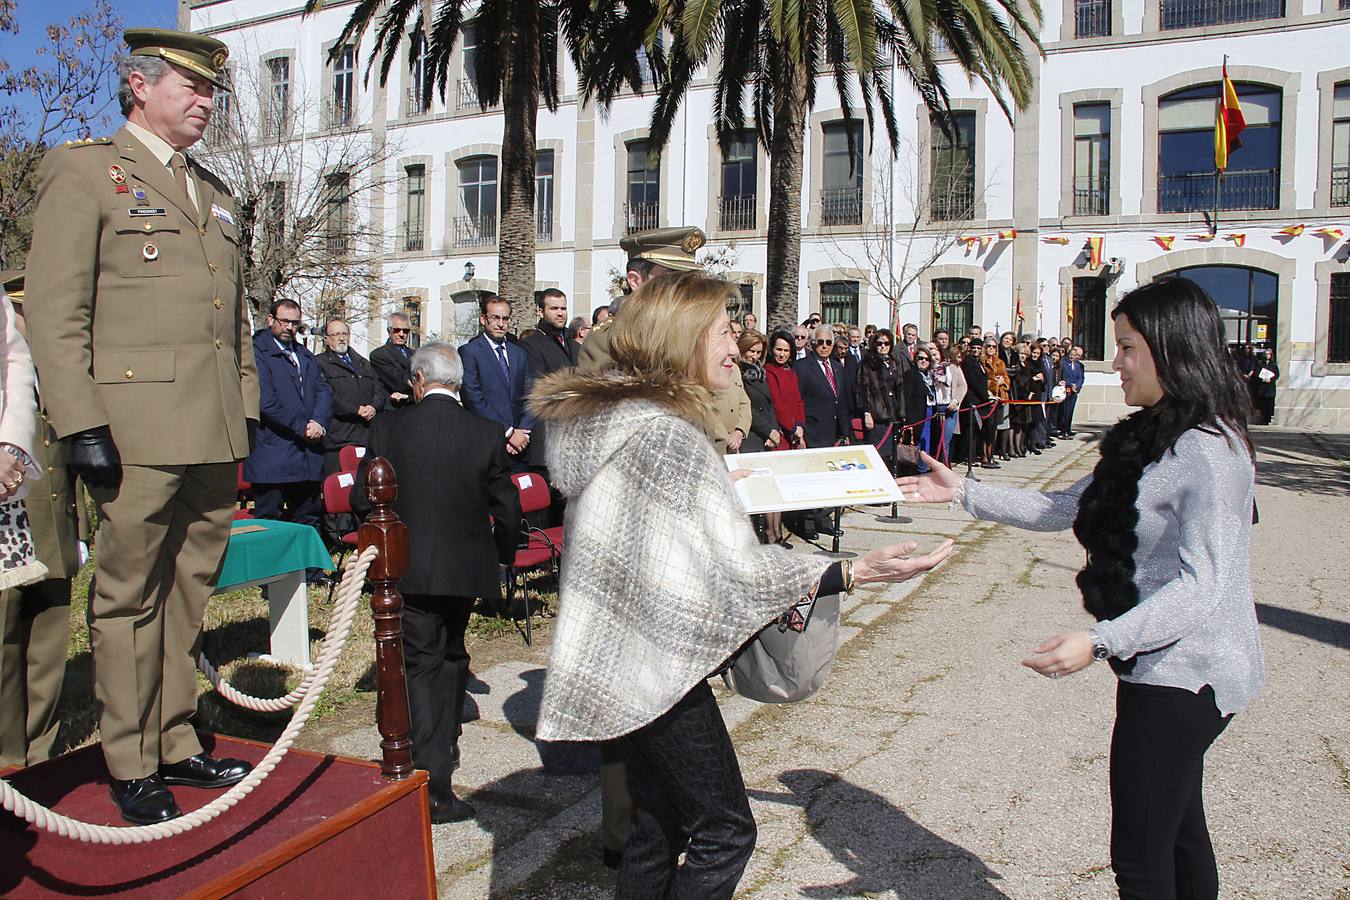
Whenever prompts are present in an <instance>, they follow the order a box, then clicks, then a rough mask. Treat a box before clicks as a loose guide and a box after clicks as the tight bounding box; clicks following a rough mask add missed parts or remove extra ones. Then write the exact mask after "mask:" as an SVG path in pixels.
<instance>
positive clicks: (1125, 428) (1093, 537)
mask: <svg viewBox="0 0 1350 900" xmlns="http://www.w3.org/2000/svg"><path fill="white" fill-rule="evenodd" d="M1157 439H1158V416H1157V415H1156V414H1155V411H1154V410H1153V409H1151V408H1149V409H1142V410H1140V411H1139V412H1136V413H1134V414H1132V415H1130V416H1127V417H1126V418H1125V419H1122V420H1121V421H1120V422H1117V423H1116V424H1115V425H1114V426H1112V427H1111V430H1110V431H1108V432H1107V433H1106V437H1104V438H1103V439H1102V450H1101V452H1102V458H1101V459H1100V460H1099V461H1098V463H1097V467H1096V468H1095V469H1093V471H1092V483H1091V484H1089V485H1088V487H1087V489H1086V490H1085V491H1083V496H1082V498H1081V499H1080V500H1079V503H1078V516H1077V518H1075V519H1074V523H1073V533H1074V535H1075V536H1076V537H1077V538H1078V542H1079V543H1080V544H1082V545H1083V549H1084V550H1086V551H1087V564H1086V565H1085V566H1083V570H1082V571H1081V572H1079V573H1078V579H1077V580H1078V587H1079V589H1080V590H1082V592H1083V608H1084V609H1086V610H1087V611H1088V612H1090V613H1091V614H1092V615H1093V616H1095V617H1096V619H1097V621H1099V622H1100V621H1102V620H1103V619H1114V618H1116V617H1117V616H1119V615H1122V614H1123V613H1126V612H1129V611H1130V610H1131V609H1133V608H1134V606H1135V605H1136V604H1138V603H1139V586H1138V585H1137V584H1135V581H1134V552H1135V550H1136V549H1137V548H1138V547H1139V536H1138V534H1137V533H1136V529H1137V528H1138V526H1139V508H1138V507H1137V506H1136V503H1137V502H1138V500H1139V479H1140V477H1141V476H1142V475H1143V474H1144V467H1145V466H1147V465H1148V464H1149V463H1151V462H1154V461H1155V454H1156V452H1157V451H1156V442H1157ZM1111 668H1113V669H1115V670H1116V672H1117V673H1124V672H1129V671H1130V670H1132V669H1133V668H1134V660H1133V659H1130V660H1119V659H1114V658H1113V659H1112V660H1111Z"/></svg>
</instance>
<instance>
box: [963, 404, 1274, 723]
mask: <svg viewBox="0 0 1350 900" xmlns="http://www.w3.org/2000/svg"><path fill="white" fill-rule="evenodd" d="M1091 480H1092V476H1090V475H1089V476H1088V477H1087V478H1084V479H1083V480H1082V481H1079V482H1078V483H1077V484H1074V485H1073V486H1072V487H1070V488H1069V489H1067V490H1064V491H1047V492H1045V493H1041V492H1037V491H1025V490H1017V489H1015V488H1006V487H998V486H995V485H990V484H984V483H981V482H976V481H970V480H967V481H966V482H965V492H964V493H965V496H964V499H963V501H962V502H963V505H964V506H965V508H966V510H967V511H968V512H970V513H971V514H972V515H974V516H976V517H977V518H980V519H989V520H991V521H995V522H1002V523H1004V524H1006V525H1015V526H1017V527H1019V528H1027V529H1030V530H1032V531H1063V530H1066V529H1068V528H1071V527H1073V521H1074V518H1075V517H1076V516H1077V515H1078V501H1079V497H1080V496H1081V495H1082V493H1083V490H1084V489H1085V488H1086V487H1087V486H1088V484H1089V482H1091ZM1253 492H1254V470H1253V468H1252V462H1251V460H1250V459H1249V458H1248V456H1247V453H1246V451H1245V449H1244V448H1242V445H1241V443H1240V442H1238V441H1237V439H1236V438H1234V446H1230V445H1229V442H1228V439H1227V438H1226V437H1225V436H1224V435H1219V434H1207V433H1205V432H1203V431H1200V430H1198V429H1191V430H1190V431H1187V432H1186V433H1185V434H1183V435H1182V436H1181V438H1180V439H1179V440H1178V441H1177V444H1176V447H1175V449H1174V451H1173V452H1171V453H1167V454H1165V455H1164V456H1163V458H1162V460H1161V461H1159V462H1157V463H1154V464H1152V465H1150V466H1148V467H1147V468H1145V469H1144V474H1143V476H1142V477H1141V478H1140V480H1139V499H1138V501H1137V503H1136V505H1137V506H1138V508H1139V526H1138V529H1137V532H1138V537H1139V547H1138V549H1137V550H1136V551H1135V554H1134V565H1135V583H1136V584H1137V585H1138V586H1139V604H1138V605H1137V606H1135V607H1134V608H1133V609H1131V610H1130V611H1129V612H1127V613H1125V614H1124V615H1121V616H1118V617H1117V618H1115V619H1109V620H1105V621H1102V622H1098V623H1097V625H1096V626H1095V630H1096V632H1097V636H1098V637H1099V638H1101V640H1102V641H1103V642H1104V643H1105V644H1106V646H1107V649H1108V650H1110V652H1111V655H1112V656H1114V657H1117V658H1119V659H1130V658H1131V657H1136V661H1135V666H1134V670H1133V671H1132V672H1130V673H1129V674H1127V675H1122V676H1121V678H1122V679H1123V680H1125V681H1132V682H1138V683H1141V684H1156V685H1166V686H1169V687H1178V688H1184V689H1186V690H1189V691H1196V692H1198V691H1199V690H1200V689H1201V688H1202V687H1204V686H1205V685H1207V684H1208V685H1210V686H1211V687H1212V688H1213V689H1214V700H1215V703H1216V704H1217V705H1218V707H1219V712H1220V713H1222V714H1223V715H1229V714H1230V713H1235V712H1239V711H1241V710H1242V709H1243V708H1244V707H1245V706H1246V705H1247V703H1248V702H1249V701H1250V700H1251V699H1252V698H1253V697H1255V696H1256V695H1257V693H1258V692H1259V691H1260V689H1261V683H1262V681H1263V680H1264V678H1265V666H1264V663H1263V661H1262V656H1261V640H1260V637H1259V636H1258V633H1257V623H1256V606H1255V603H1254V601H1253V599H1252V579H1251V561H1250V549H1251V517H1252V498H1253Z"/></svg>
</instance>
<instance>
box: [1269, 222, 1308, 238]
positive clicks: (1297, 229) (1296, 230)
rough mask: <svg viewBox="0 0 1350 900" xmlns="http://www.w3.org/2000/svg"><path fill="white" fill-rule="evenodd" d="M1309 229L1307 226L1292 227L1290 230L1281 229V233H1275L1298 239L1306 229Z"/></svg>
mask: <svg viewBox="0 0 1350 900" xmlns="http://www.w3.org/2000/svg"><path fill="white" fill-rule="evenodd" d="M1307 227H1308V226H1307V225H1290V226H1289V227H1288V228H1281V229H1280V230H1279V231H1277V232H1275V233H1276V234H1287V235H1289V236H1290V237H1298V236H1299V235H1301V234H1302V233H1303V231H1304V229H1306V228H1307Z"/></svg>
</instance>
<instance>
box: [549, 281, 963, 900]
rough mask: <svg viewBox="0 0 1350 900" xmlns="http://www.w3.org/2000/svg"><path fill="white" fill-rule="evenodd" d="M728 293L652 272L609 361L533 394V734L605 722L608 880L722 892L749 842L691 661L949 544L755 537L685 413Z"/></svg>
mask: <svg viewBox="0 0 1350 900" xmlns="http://www.w3.org/2000/svg"><path fill="white" fill-rule="evenodd" d="M735 291H736V288H735V286H734V285H731V284H729V283H727V282H724V281H719V280H717V279H713V278H709V277H707V276H705V275H703V274H702V273H699V272H682V273H678V274H669V275H662V276H659V277H657V278H654V279H652V280H651V281H650V282H648V283H646V284H644V285H643V286H642V287H641V288H639V289H638V290H637V292H636V293H634V294H633V295H632V297H630V298H629V299H628V300H626V301H625V303H624V308H623V315H622V316H620V317H619V318H618V319H617V320H616V324H615V326H614V329H613V332H612V334H613V338H612V340H611V343H610V348H611V352H612V354H613V357H614V361H615V364H616V366H617V367H618V370H617V371H611V372H606V373H580V372H575V371H572V372H560V373H557V374H554V375H551V376H549V377H548V378H546V379H543V380H541V381H540V382H539V383H538V385H537V386H536V388H535V392H534V395H533V400H532V403H533V408H534V410H535V412H536V414H537V415H538V416H539V417H541V418H543V419H545V420H547V421H548V423H549V427H548V436H549V442H548V465H549V471H550V473H552V475H553V477H554V479H555V482H556V485H557V487H558V489H559V490H561V491H562V492H563V493H564V494H565V495H566V496H567V498H568V505H567V521H566V527H567V540H566V542H565V549H564V558H563V564H562V585H561V590H560V602H559V610H558V624H557V634H556V637H555V639H554V642H553V648H552V652H551V656H550V658H549V666H548V677H547V680H546V681H545V685H544V697H543V704H542V707H541V709H540V715H539V727H538V731H537V735H538V737H539V739H540V740H546V741H607V740H614V739H616V738H622V739H623V742H622V743H623V746H624V756H625V762H626V763H627V768H628V786H629V791H630V793H631V795H632V798H633V827H632V832H631V835H630V837H629V839H628V844H627V846H626V847H625V849H624V853H623V860H622V863H621V864H620V868H619V876H618V895H619V896H621V897H629V896H641V897H667V896H673V897H699V898H719V897H730V896H732V893H733V892H734V890H735V888H736V884H737V882H738V881H739V880H740V877H741V873H742V872H743V871H744V869H745V865H746V863H747V862H748V861H749V859H750V854H751V852H752V851H753V849H754V843H755V824H754V819H753V818H752V816H751V814H750V805H749V802H748V801H747V799H746V795H745V786H744V784H743V783H742V781H741V772H740V766H739V765H738V763H737V761H736V753H735V750H734V749H733V747H732V745H731V739H730V737H729V736H728V734H727V730H726V726H725V725H724V724H723V721H722V716H721V713H720V711H719V710H718V707H717V704H716V702H715V701H714V700H713V696H712V691H711V690H710V689H709V687H708V685H707V683H706V679H707V677H708V675H709V674H710V673H712V672H714V671H715V670H716V669H718V667H719V666H720V665H721V664H722V663H723V662H724V661H725V660H726V659H727V658H728V657H730V656H731V655H732V654H733V653H735V652H736V650H737V649H739V648H740V647H741V646H742V645H743V644H744V643H745V642H746V641H747V640H749V639H750V637H751V636H753V635H754V634H755V632H757V631H758V630H759V629H760V628H762V627H763V626H764V625H765V624H766V623H768V622H770V621H772V620H773V619H775V618H777V617H778V615H779V614H781V613H782V612H783V611H784V610H786V609H787V608H788V607H789V606H791V605H793V604H794V603H796V602H798V601H799V600H801V599H803V598H805V597H809V596H811V595H813V594H816V593H820V592H823V593H837V592H839V591H842V590H848V589H851V587H852V586H853V585H854V584H857V583H865V582H881V581H901V580H904V579H906V578H910V577H913V576H914V575H917V574H919V573H921V572H925V571H927V570H929V569H931V568H932V567H933V566H935V565H937V564H938V563H939V562H941V561H942V560H943V559H945V558H946V556H947V555H948V553H950V551H951V542H950V541H947V542H944V543H943V544H940V545H939V546H938V547H937V548H936V549H935V550H933V551H932V552H930V553H928V554H925V555H922V556H914V555H913V554H914V552H915V550H916V549H917V545H915V544H914V543H904V544H897V545H894V546H891V547H886V548H882V549H879V550H873V551H871V552H869V553H868V554H867V555H866V556H865V557H863V558H862V559H860V560H858V561H857V563H856V564H854V565H853V566H852V569H851V571H850V570H849V568H848V567H847V566H841V564H840V563H829V562H827V561H825V560H822V559H819V558H818V557H811V556H806V555H798V554H792V553H789V552H787V551H786V550H784V549H782V548H780V547H776V546H773V545H762V544H760V543H759V542H758V541H757V540H756V539H755V534H754V531H753V530H752V529H751V527H750V522H749V520H748V519H747V517H746V515H745V514H744V513H743V512H742V511H741V510H740V508H739V507H738V505H737V503H736V497H735V492H734V490H733V488H732V479H731V476H730V475H729V474H728V473H727V469H726V466H725V465H724V464H723V462H722V460H721V458H720V457H719V456H718V455H717V453H716V452H715V451H714V450H713V446H712V444H711V443H710V442H709V441H708V438H707V437H706V436H705V433H704V428H703V423H704V422H705V421H706V420H707V418H708V416H709V415H710V399H711V396H712V394H711V392H712V391H713V390H717V389H719V388H723V387H725V386H726V385H727V384H729V383H730V381H731V377H732V371H733V367H734V366H735V365H736V358H737V348H736V344H735V342H734V341H733V340H732V338H731V331H730V328H729V324H728V319H727V313H726V302H727V300H728V299H729V298H730V297H732V296H734V294H735ZM681 853H683V854H684V862H683V864H681V863H680V862H679V859H680V856H681Z"/></svg>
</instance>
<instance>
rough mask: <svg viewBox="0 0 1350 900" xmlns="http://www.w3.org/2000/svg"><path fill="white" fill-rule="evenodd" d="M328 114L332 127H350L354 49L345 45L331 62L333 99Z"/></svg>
mask: <svg viewBox="0 0 1350 900" xmlns="http://www.w3.org/2000/svg"><path fill="white" fill-rule="evenodd" d="M332 101H333V102H332V107H331V108H330V109H329V113H330V115H331V116H332V120H331V121H332V124H334V125H350V124H351V123H352V119H353V116H354V115H355V110H356V47H355V46H353V45H352V44H346V45H344V46H343V48H342V49H341V50H340V51H339V52H338V55H337V58H336V59H335V60H334V61H333V97H332Z"/></svg>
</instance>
